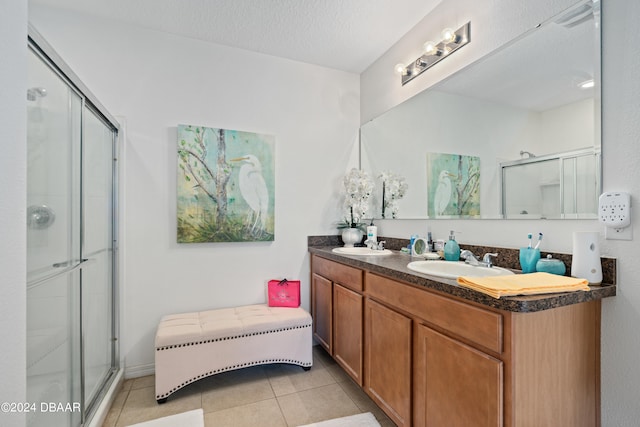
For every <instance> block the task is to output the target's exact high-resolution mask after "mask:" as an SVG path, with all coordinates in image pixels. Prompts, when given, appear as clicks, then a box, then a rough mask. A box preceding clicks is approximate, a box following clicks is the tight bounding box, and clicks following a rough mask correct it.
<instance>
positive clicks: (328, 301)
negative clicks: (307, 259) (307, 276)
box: [311, 273, 333, 354]
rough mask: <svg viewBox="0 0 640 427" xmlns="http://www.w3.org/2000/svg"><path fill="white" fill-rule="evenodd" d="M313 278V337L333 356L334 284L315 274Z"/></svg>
mask: <svg viewBox="0 0 640 427" xmlns="http://www.w3.org/2000/svg"><path fill="white" fill-rule="evenodd" d="M311 277H312V279H311V316H312V317H313V336H314V337H315V338H316V339H317V340H318V342H319V343H320V345H322V347H324V349H325V350H327V352H328V353H329V354H333V348H332V340H333V335H332V333H333V320H332V318H333V316H332V313H333V299H332V288H333V284H332V283H331V281H330V280H328V279H326V278H324V277H322V276H319V275H317V274H315V273H314V274H313V275H312V276H311Z"/></svg>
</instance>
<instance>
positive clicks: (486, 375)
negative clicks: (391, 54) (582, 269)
mask: <svg viewBox="0 0 640 427" xmlns="http://www.w3.org/2000/svg"><path fill="white" fill-rule="evenodd" d="M360 265H362V263H360ZM345 267H347V268H351V269H353V270H356V271H359V272H360V275H358V274H355V275H354V272H353V270H350V274H351V280H353V277H356V278H359V279H360V282H358V281H357V280H356V281H355V282H356V283H360V290H354V289H353V287H348V286H346V285H345V283H346V282H347V281H348V280H347V279H346V278H345V277H342V278H339V277H338V276H336V275H335V274H336V273H337V272H338V271H342V269H343V268H345ZM374 268H375V267H374ZM332 272H333V273H332ZM405 274H406V273H405ZM312 277H313V280H312V282H313V286H312V288H313V289H312V307H313V311H314V313H313V314H314V328H315V331H316V332H315V335H316V338H318V340H319V341H320V342H321V344H322V340H321V339H320V337H321V336H326V334H321V333H320V331H319V329H320V330H322V329H326V327H324V326H323V327H320V325H327V324H329V325H330V324H331V322H333V326H332V328H330V329H331V331H332V332H333V336H332V337H331V336H330V338H329V343H332V345H333V347H329V348H330V349H331V350H330V351H329V352H330V353H331V354H332V355H333V357H334V358H335V359H336V360H337V361H338V363H339V364H340V365H341V366H343V367H344V368H345V370H346V371H347V372H348V373H349V374H350V375H352V377H354V379H356V381H357V382H358V384H360V385H361V386H362V387H363V389H364V390H365V392H366V393H367V394H368V395H369V396H370V397H371V398H372V399H373V400H374V401H375V402H376V403H377V404H378V406H380V407H381V408H382V409H383V410H384V411H385V413H386V414H387V415H388V416H389V417H390V418H391V419H392V420H393V421H394V422H395V423H396V424H397V425H399V426H419V427H423V426H427V427H429V426H441V425H473V426H479V427H483V426H487V427H500V426H507V427H515V426H518V427H519V426H581V427H583V426H585V427H589V426H594V427H595V426H599V425H600V411H599V408H600V359H599V354H600V309H601V303H600V300H599V299H596V300H592V301H586V302H581V303H577V304H569V305H564V306H559V307H551V308H549V309H546V310H541V311H534V312H513V311H508V310H500V309H497V308H493V307H489V306H487V305H484V304H482V303H480V302H477V301H471V300H467V299H463V298H459V297H456V296H453V295H449V294H446V293H443V292H439V291H437V290H432V289H428V288H426V287H423V286H419V285H415V284H411V283H405V282H403V281H401V280H398V279H395V278H392V277H389V276H386V275H382V274H379V273H378V272H373V271H369V270H367V269H366V268H362V269H356V268H354V267H351V266H347V265H344V264H342V263H338V262H335V261H332V260H328V259H325V258H321V257H319V256H317V255H315V254H314V255H312ZM329 288H331V294H330V295H331V297H332V298H329V296H328V295H329V292H328V291H327V289H329ZM354 294H355V295H354ZM331 304H332V305H331ZM323 316H324V317H323ZM327 317H328V318H327ZM338 324H341V326H339V325H338ZM351 328H352V329H351ZM362 328H364V336H363V335H362V330H363V329H362ZM348 331H350V332H348ZM358 331H360V334H358ZM343 338H344V340H343ZM325 340H326V339H325ZM338 343H340V344H338ZM323 345H324V344H323ZM350 345H352V346H351V347H350ZM353 346H355V347H357V348H360V349H363V351H362V350H361V351H360V352H357V353H356V352H349V351H346V349H347V348H351V349H354V348H355V347H353ZM339 347H342V349H340V348H339ZM325 348H326V347H325ZM354 372H355V373H357V372H364V375H363V378H362V376H358V375H354Z"/></svg>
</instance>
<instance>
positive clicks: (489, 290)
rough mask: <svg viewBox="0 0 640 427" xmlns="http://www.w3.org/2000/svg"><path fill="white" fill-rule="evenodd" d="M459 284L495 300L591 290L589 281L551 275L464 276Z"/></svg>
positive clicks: (459, 279)
mask: <svg viewBox="0 0 640 427" xmlns="http://www.w3.org/2000/svg"><path fill="white" fill-rule="evenodd" d="M458 283H459V284H460V285H462V286H464V287H467V288H471V289H474V290H476V291H478V292H483V293H485V294H487V295H490V296H492V297H494V298H500V297H501V296H513V295H537V294H550V293H554V292H571V291H588V290H589V281H588V280H586V279H579V278H575V277H566V276H558V275H557V274H550V273H530V274H513V275H508V276H489V277H472V276H462V277H458Z"/></svg>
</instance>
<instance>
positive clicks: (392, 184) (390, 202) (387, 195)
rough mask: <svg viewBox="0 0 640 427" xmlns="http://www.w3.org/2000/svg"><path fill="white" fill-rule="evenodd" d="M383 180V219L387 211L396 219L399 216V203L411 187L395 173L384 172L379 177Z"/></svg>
mask: <svg viewBox="0 0 640 427" xmlns="http://www.w3.org/2000/svg"><path fill="white" fill-rule="evenodd" d="M378 178H380V179H381V180H382V218H385V213H386V211H387V210H389V211H390V212H391V217H392V218H394V219H395V217H396V215H397V214H398V209H399V207H398V201H399V200H400V199H402V198H403V197H404V195H405V194H406V193H407V190H408V189H409V185H408V184H407V181H406V180H405V179H404V177H402V176H400V175H398V174H395V173H393V172H382V173H381V174H380V176H379V177H378Z"/></svg>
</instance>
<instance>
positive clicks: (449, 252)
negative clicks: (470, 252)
mask: <svg viewBox="0 0 640 427" xmlns="http://www.w3.org/2000/svg"><path fill="white" fill-rule="evenodd" d="M453 233H454V232H453V230H451V232H450V233H449V240H448V241H447V243H445V244H444V259H446V260H447V261H460V245H458V242H456V236H454V235H453Z"/></svg>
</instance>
